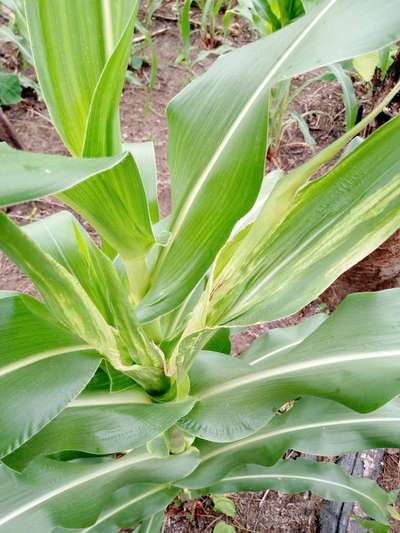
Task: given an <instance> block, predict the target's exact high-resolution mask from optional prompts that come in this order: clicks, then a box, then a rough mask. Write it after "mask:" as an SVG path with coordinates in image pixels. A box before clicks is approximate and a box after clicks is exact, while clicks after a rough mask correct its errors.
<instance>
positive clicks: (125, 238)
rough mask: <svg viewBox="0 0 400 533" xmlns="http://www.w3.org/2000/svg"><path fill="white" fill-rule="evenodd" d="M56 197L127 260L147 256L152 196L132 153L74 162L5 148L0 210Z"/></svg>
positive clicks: (0, 159)
mask: <svg viewBox="0 0 400 533" xmlns="http://www.w3.org/2000/svg"><path fill="white" fill-rule="evenodd" d="M9 176H13V179H12V180H10V179H9ZM51 194H58V195H59V198H60V199H62V200H63V201H64V202H65V203H66V204H68V205H70V206H71V207H73V208H74V209H75V210H76V211H78V212H79V213H80V214H81V215H83V216H84V217H85V218H86V219H87V220H88V221H89V222H90V223H91V224H92V225H93V226H94V227H95V228H96V230H97V231H98V233H99V234H100V235H101V236H102V237H103V238H105V239H106V240H107V241H108V242H109V243H110V244H111V245H112V246H113V247H114V248H115V249H116V250H117V251H118V252H119V253H121V254H122V255H123V256H124V257H137V256H143V255H145V254H146V253H147V252H148V251H149V249H150V248H151V246H152V245H153V244H154V242H155V239H154V236H153V230H152V228H151V221H150V214H149V206H148V203H147V199H146V192H145V189H144V186H143V183H142V179H141V176H140V174H139V170H138V168H137V166H136V163H135V161H134V160H133V158H132V156H131V155H130V154H127V153H124V154H120V155H118V156H114V157H99V158H72V157H64V156H58V155H48V154H36V153H32V152H22V151H19V150H13V149H11V148H9V147H8V146H7V145H5V144H0V207H5V206H9V205H14V204H19V203H22V202H27V201H30V200H36V199H38V198H43V197H44V196H48V195H51ZM99 205H100V206H102V209H99V208H98V207H99ZM153 210H154V207H153Z"/></svg>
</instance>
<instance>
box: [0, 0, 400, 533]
mask: <svg viewBox="0 0 400 533" xmlns="http://www.w3.org/2000/svg"><path fill="white" fill-rule="evenodd" d="M398 7H399V2H398V0H387V9H385V10H382V9H381V2H379V1H378V0H353V1H352V2H351V6H349V4H348V2H347V0H328V1H325V2H323V3H321V5H320V6H318V7H317V8H316V9H315V10H313V11H311V12H310V13H309V14H307V15H305V16H304V17H302V18H300V19H299V20H298V21H296V22H294V23H293V24H291V25H289V26H287V27H286V28H284V29H282V30H280V31H277V32H275V33H273V34H271V35H270V36H268V37H266V38H265V39H261V40H259V41H257V42H255V43H252V44H249V45H247V46H245V47H243V48H240V49H238V50H237V51H235V52H232V53H230V54H228V55H226V56H223V57H221V58H220V59H219V60H218V61H217V62H216V63H215V64H214V65H213V66H212V67H211V68H210V69H209V70H208V72H207V73H205V74H204V75H203V76H201V77H199V78H197V79H196V80H194V81H193V82H192V83H191V84H190V85H188V86H187V87H186V88H185V89H184V90H183V91H182V92H181V93H180V94H179V95H178V96H177V97H175V98H174V99H173V100H172V102H171V103H170V105H169V107H168V109H167V114H168V121H169V168H170V174H171V189H172V212H171V214H170V216H169V217H167V218H164V219H160V216H159V210H158V204H157V194H156V171H155V158H154V151H153V148H152V145H151V144H150V143H134V144H128V145H126V144H125V145H124V144H123V143H122V141H121V135H120V123H119V110H118V108H119V100H120V95H121V91H122V88H123V84H124V78H125V70H126V65H127V62H128V56H129V48H130V43H131V37H132V31H133V26H134V23H135V16H136V10H137V5H136V1H135V0H119V1H118V2H116V1H115V0H86V1H85V2H82V1H81V0H26V2H25V10H26V18H27V24H28V30H29V36H30V37H29V38H30V41H31V49H32V53H33V57H34V62H35V66H36V71H37V76H38V79H39V82H40V85H41V90H42V92H43V96H44V98H45V101H46V103H47V106H48V109H49V112H50V115H51V118H52V121H53V123H54V126H55V127H56V129H57V131H58V133H59V135H60V136H61V138H62V139H63V141H64V143H65V146H66V147H67V148H68V150H69V152H70V154H71V156H68V157H64V156H57V155H46V154H38V153H29V152H23V151H16V150H13V149H12V148H10V147H8V146H7V145H4V144H3V145H0V146H1V148H0V203H1V206H2V207H9V206H12V205H15V204H18V203H22V202H27V201H31V200H35V199H38V198H42V197H45V196H47V195H55V196H57V198H59V199H60V200H61V201H63V202H64V203H65V204H66V205H67V206H69V207H70V208H72V209H73V210H74V212H76V213H79V215H80V217H81V218H80V219H79V220H82V218H83V219H85V220H86V221H87V222H88V223H90V225H91V226H92V227H93V228H94V229H95V230H96V232H97V235H98V236H99V238H100V244H98V241H97V240H96V241H94V240H93V239H92V237H91V235H90V234H89V233H88V232H87V231H86V230H85V228H84V227H83V225H82V224H81V223H80V222H79V220H78V218H77V217H76V216H75V215H73V214H72V213H71V211H67V210H65V211H62V212H59V213H57V214H54V215H51V216H48V217H46V218H43V219H40V220H38V221H36V222H33V223H30V224H27V225H24V226H23V227H18V226H17V225H15V224H14V223H13V222H12V221H11V219H10V218H9V216H7V214H6V213H5V212H4V211H3V212H1V214H0V247H1V249H2V250H3V252H4V253H6V254H7V255H8V256H9V257H10V259H11V260H13V261H14V262H15V263H16V264H17V265H18V267H19V268H20V269H21V270H22V271H23V272H24V273H25V274H26V275H27V276H29V278H30V279H31V280H32V283H33V284H34V286H35V288H36V291H37V292H36V294H37V297H32V296H30V295H28V294H22V293H18V292H9V291H2V292H0V399H1V411H0V435H1V440H0V457H1V459H2V464H1V467H0V486H1V499H0V531H1V532H2V533H3V532H7V533H8V532H10V533H11V532H18V533H19V532H21V531H30V532H33V533H45V532H53V531H57V532H61V531H65V530H66V529H68V530H70V529H72V530H79V531H85V532H89V531H93V532H98V533H100V532H101V533H104V532H117V531H118V530H119V528H121V527H131V526H132V525H134V524H137V523H140V522H144V523H146V524H147V525H146V527H147V531H150V530H152V531H156V529H155V525H157V527H159V524H160V519H159V517H160V515H159V513H160V512H161V511H162V510H163V509H164V508H165V507H166V506H167V505H168V504H169V503H170V502H171V501H173V500H174V498H175V497H176V496H177V495H178V494H179V493H180V492H181V491H184V492H185V494H186V495H190V496H193V497H194V496H197V495H199V494H209V493H212V494H219V493H226V492H235V491H243V490H246V491H247V490H263V489H266V488H276V489H279V490H285V491H289V492H296V491H303V490H313V491H315V492H316V493H318V494H320V495H321V496H324V497H326V498H331V499H334V500H339V501H357V502H358V503H359V505H360V506H361V508H362V509H363V510H364V512H365V514H366V515H368V516H369V518H370V519H371V520H373V521H376V522H377V523H379V524H381V525H382V528H383V530H384V529H385V528H386V529H387V528H388V525H387V524H388V520H389V517H390V514H391V513H392V514H393V513H394V512H395V511H394V510H393V501H394V498H395V495H394V494H391V493H386V492H385V491H383V490H382V489H381V488H380V487H379V486H378V485H376V484H375V483H374V482H372V481H369V480H365V479H359V478H352V477H350V476H349V475H347V474H345V473H344V472H343V471H342V470H340V468H339V467H338V466H337V465H335V464H329V463H317V462H313V461H311V460H309V461H307V460H297V461H293V460H282V457H283V455H284V454H285V452H286V451H287V450H288V449H295V450H299V451H301V452H306V453H307V454H316V455H336V454H341V453H344V452H350V451H355V450H363V449H368V448H377V447H398V446H399V443H400V430H399V427H400V425H399V421H400V404H399V401H398V400H397V399H396V398H395V397H396V395H397V394H398V393H399V392H400V312H399V311H400V290H399V289H391V290H388V291H383V292H378V293H369V294H357V295H352V296H350V297H348V298H347V299H346V300H345V301H344V303H342V304H341V305H340V306H339V308H338V309H337V310H336V311H335V312H334V313H333V314H332V315H330V316H328V315H325V314H323V313H321V314H317V315H315V316H313V317H311V318H308V319H307V320H305V321H303V322H301V323H300V324H299V325H297V326H294V327H291V328H287V329H282V330H276V331H273V332H271V333H267V334H265V335H263V336H261V337H259V338H258V339H257V341H256V342H254V343H253V344H252V345H251V346H250V348H249V349H248V350H247V351H245V352H244V354H242V356H241V357H240V358H237V357H232V356H231V355H229V349H230V347H229V332H230V330H231V328H236V329H237V328H242V327H245V326H248V325H252V324H259V323H263V322H266V321H271V320H275V319H279V318H282V317H286V316H288V315H290V314H292V313H295V312H296V311H298V310H300V309H301V308H302V307H303V306H305V305H306V304H308V303H309V302H311V301H312V300H313V299H314V298H316V297H317V296H318V295H319V294H320V293H321V292H322V291H323V290H324V289H325V288H327V287H328V286H329V285H330V284H331V283H332V282H333V281H334V280H335V279H336V278H337V277H338V276H339V275H340V274H341V273H342V272H344V271H345V270H346V269H348V268H349V267H350V266H352V265H353V264H355V263H356V262H357V261H359V260H360V259H362V258H363V257H365V256H366V255H367V254H368V253H370V252H371V251H372V250H374V249H375V248H376V247H377V246H378V245H380V244H381V243H382V242H383V241H384V240H385V239H387V238H388V237H389V236H390V235H391V234H392V233H393V232H394V231H395V230H396V229H397V228H399V226H400V154H399V149H398V147H399V142H400V117H399V118H394V119H393V120H391V121H390V122H388V123H387V124H385V125H384V126H383V127H381V128H380V129H378V130H377V131H376V132H375V133H374V134H373V135H371V136H370V137H369V138H368V139H367V140H365V141H364V142H363V143H362V144H361V145H359V146H358V147H357V148H355V149H354V150H352V151H350V152H347V154H346V155H345V156H344V157H342V158H341V159H340V160H339V161H338V162H336V164H334V166H333V167H332V168H331V170H329V171H328V172H327V173H326V174H325V175H324V176H322V177H321V178H319V179H311V177H312V176H313V175H314V174H315V172H316V171H317V170H318V169H319V168H320V167H321V165H323V164H325V163H327V162H329V161H331V160H332V159H333V158H334V157H335V156H336V155H337V154H338V153H339V152H340V151H341V150H342V148H344V147H345V146H346V145H347V144H348V143H349V141H350V140H351V139H352V137H353V136H354V135H356V134H357V133H358V132H359V131H361V129H362V128H363V127H364V126H365V124H366V122H368V120H370V119H371V118H372V117H373V116H374V113H375V114H376V113H378V112H379V111H380V109H381V108H382V107H384V106H385V105H387V102H388V101H389V100H390V98H391V97H392V96H393V95H394V94H395V93H396V92H397V91H398V87H395V89H394V90H393V91H392V93H391V94H389V95H388V97H387V98H386V99H385V100H384V101H383V102H381V104H380V105H379V106H378V108H377V109H376V110H375V111H374V112H373V114H372V116H370V117H367V119H365V120H364V121H363V122H362V123H360V124H359V125H357V126H356V127H355V128H353V129H352V130H351V131H350V132H347V133H346V134H345V135H344V136H343V137H342V138H340V139H338V140H337V141H335V142H334V143H333V144H332V145H330V146H329V147H327V148H325V149H324V150H323V151H321V152H320V153H319V154H318V155H316V156H315V157H314V158H313V159H311V160H310V161H308V162H307V163H305V164H303V165H302V166H300V167H298V168H297V169H295V170H294V171H292V172H290V173H288V174H287V175H284V174H283V173H275V174H273V175H267V176H266V177H265V179H264V163H265V157H266V150H267V137H268V135H267V134H268V131H267V129H268V102H269V98H268V93H269V90H270V88H271V87H272V86H273V85H274V84H276V83H278V82H280V81H282V80H285V79H289V78H291V77H292V76H294V75H296V74H301V73H304V72H307V71H309V70H311V69H314V68H317V67H322V66H325V65H329V64H332V63H335V62H337V61H341V60H345V59H349V58H352V57H355V56H358V55H361V54H366V53H368V52H370V51H372V50H376V49H379V48H382V47H384V46H388V45H389V44H390V43H392V42H394V41H395V40H397V39H399V38H400V10H399V9H398ZM283 407H284V408H283ZM146 521H149V522H146ZM161 522H162V520H161ZM149 524H150V525H149ZM153 526H154V527H153ZM151 528H152V529H151Z"/></svg>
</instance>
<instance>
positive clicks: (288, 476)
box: [221, 474, 384, 513]
mask: <svg viewBox="0 0 400 533" xmlns="http://www.w3.org/2000/svg"><path fill="white" fill-rule="evenodd" d="M271 478H276V479H278V480H280V479H300V480H305V481H315V482H317V483H321V484H323V485H333V486H335V487H340V488H341V489H345V490H348V491H350V492H354V494H358V495H359V496H361V497H363V498H365V499H367V500H369V501H370V502H372V503H373V504H374V505H375V506H376V507H377V508H378V509H379V511H380V512H381V513H382V512H384V510H383V509H382V507H381V506H380V505H379V503H378V502H376V501H375V500H374V499H373V498H371V496H368V495H367V494H365V493H364V492H361V491H360V490H357V489H354V488H353V487H349V486H348V485H344V484H343V483H338V482H337V481H330V480H326V479H321V478H318V477H313V476H300V475H296V474H253V475H247V476H232V477H227V478H224V479H223V480H222V481H221V482H222V483H223V482H229V481H242V480H246V479H271Z"/></svg>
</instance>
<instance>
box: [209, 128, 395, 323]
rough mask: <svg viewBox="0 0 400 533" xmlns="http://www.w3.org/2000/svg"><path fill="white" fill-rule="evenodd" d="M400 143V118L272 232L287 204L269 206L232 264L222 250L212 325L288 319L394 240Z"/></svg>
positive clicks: (302, 195)
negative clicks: (277, 215)
mask: <svg viewBox="0 0 400 533" xmlns="http://www.w3.org/2000/svg"><path fill="white" fill-rule="evenodd" d="M399 142H400V118H396V119H394V120H392V121H391V122H388V123H387V124H386V125H385V126H384V127H382V128H381V129H379V130H378V131H377V132H376V133H375V134H374V135H372V136H371V137H369V138H368V139H367V140H366V141H365V142H363V143H362V144H361V145H359V146H358V147H357V148H356V149H355V150H353V151H352V152H351V153H349V154H348V155H347V157H345V158H344V159H342V160H341V161H340V162H339V163H338V164H337V165H336V166H335V167H334V168H333V169H332V170H331V171H330V172H328V174H327V175H326V176H324V177H323V178H321V179H319V180H316V181H313V182H311V183H310V184H309V185H308V186H306V187H304V188H303V189H302V190H300V192H298V194H297V195H296V196H295V198H294V201H293V203H292V205H291V206H290V207H289V206H288V212H287V214H286V216H285V217H284V219H283V221H282V222H280V223H279V221H278V222H277V223H278V225H277V227H276V228H274V227H272V228H271V231H268V229H267V228H268V221H269V220H270V219H271V216H273V215H274V212H273V210H274V209H275V208H276V209H277V210H279V209H281V204H280V205H279V202H278V201H277V203H276V205H274V206H268V204H266V206H265V208H264V210H263V211H262V212H261V214H260V215H259V217H258V219H257V221H256V222H254V224H253V227H252V229H251V230H250V231H249V233H248V234H247V235H246V237H245V238H244V239H243V240H242V242H240V243H239V244H238V247H237V249H236V253H235V254H233V255H232V251H231V250H230V249H228V250H227V253H228V254H229V255H231V256H232V257H231V258H230V259H229V260H227V259H226V258H225V257H224V254H225V252H224V250H222V252H221V256H220V261H221V262H223V264H224V267H223V268H222V269H221V268H220V267H219V266H218V264H217V267H216V272H217V275H216V276H215V280H214V282H213V288H212V289H211V298H210V303H209V311H208V318H207V322H208V324H210V325H214V324H218V323H222V324H230V325H245V324H253V323H256V322H262V321H269V320H275V319H278V318H281V317H284V316H288V315H290V314H292V313H294V312H296V311H298V310H299V309H301V308H302V307H303V306H304V305H306V304H307V303H309V302H310V301H312V300H313V299H314V298H316V297H317V296H319V294H321V293H322V292H323V291H324V290H325V289H326V288H327V287H328V286H329V285H330V284H331V283H332V282H333V281H334V280H335V279H336V278H337V277H338V276H339V275H340V274H341V273H342V272H344V271H346V270H347V269H348V268H350V267H351V266H352V265H353V264H354V263H356V262H357V261H359V260H361V259H362V258H363V257H365V256H366V255H368V254H369V253H370V252H372V251H373V250H374V249H375V248H376V247H377V246H379V245H380V244H381V243H382V242H383V241H384V240H385V239H387V238H388V237H389V236H390V235H391V234H392V233H393V232H394V231H395V230H396V229H397V228H398V227H399V226H400V159H399V157H398V154H397V150H396V147H397V146H398V143H399ZM284 179H285V178H283V180H284ZM281 183H282V181H281ZM284 201H285V199H284V198H281V202H284ZM267 207H269V209H267ZM271 210H272V211H271ZM214 288H215V289H214Z"/></svg>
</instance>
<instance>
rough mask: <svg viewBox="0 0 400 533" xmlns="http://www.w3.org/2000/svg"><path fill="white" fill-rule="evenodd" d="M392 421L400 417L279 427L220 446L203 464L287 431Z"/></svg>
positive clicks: (204, 458)
mask: <svg viewBox="0 0 400 533" xmlns="http://www.w3.org/2000/svg"><path fill="white" fill-rule="evenodd" d="M375 422H376V423H392V422H400V417H381V418H377V417H372V418H365V417H364V418H352V419H342V420H334V421H331V422H317V423H313V424H303V425H301V426H292V427H288V428H283V429H278V430H276V431H270V432H268V433H263V434H262V435H253V436H251V437H248V438H246V439H243V440H240V441H237V442H234V443H230V444H227V445H225V446H223V447H221V448H218V449H216V450H214V451H212V452H210V453H208V454H206V455H204V456H203V459H202V464H203V463H204V462H205V461H208V460H209V459H212V458H213V457H216V456H218V455H221V454H223V453H226V452H229V451H231V450H235V449H238V448H242V447H245V446H248V445H249V444H254V443H256V442H259V441H262V440H266V439H269V438H272V437H277V436H278V435H284V434H285V433H298V432H300V431H305V430H308V429H317V428H319V427H322V428H325V427H328V426H329V427H333V426H342V425H353V424H355V425H358V424H370V423H375Z"/></svg>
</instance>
